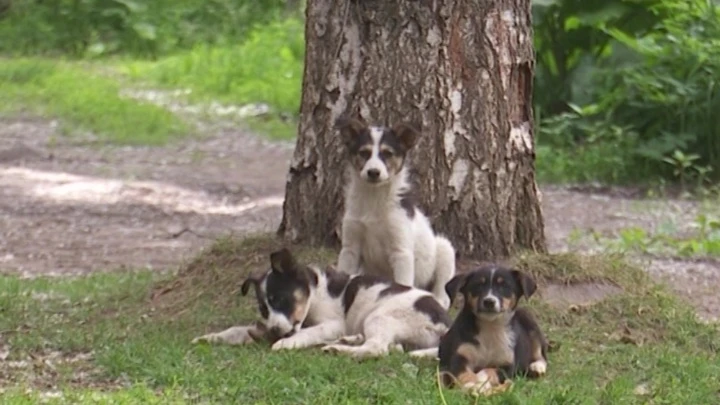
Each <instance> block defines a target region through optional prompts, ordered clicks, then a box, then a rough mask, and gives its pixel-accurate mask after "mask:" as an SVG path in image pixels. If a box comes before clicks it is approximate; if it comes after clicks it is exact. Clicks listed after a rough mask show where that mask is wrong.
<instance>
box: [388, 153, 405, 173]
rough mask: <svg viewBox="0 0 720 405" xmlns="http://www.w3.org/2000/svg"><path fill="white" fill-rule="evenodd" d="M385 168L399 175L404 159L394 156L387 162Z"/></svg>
mask: <svg viewBox="0 0 720 405" xmlns="http://www.w3.org/2000/svg"><path fill="white" fill-rule="evenodd" d="M385 166H386V167H387V169H388V171H389V172H390V173H393V174H398V173H400V170H402V167H403V159H402V158H401V157H398V156H397V155H394V156H392V157H390V158H388V159H386V160H385Z"/></svg>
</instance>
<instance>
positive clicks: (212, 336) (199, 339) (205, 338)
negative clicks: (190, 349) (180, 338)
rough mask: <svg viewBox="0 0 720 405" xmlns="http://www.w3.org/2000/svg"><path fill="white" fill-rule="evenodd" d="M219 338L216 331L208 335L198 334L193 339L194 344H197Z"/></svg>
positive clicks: (211, 341)
mask: <svg viewBox="0 0 720 405" xmlns="http://www.w3.org/2000/svg"><path fill="white" fill-rule="evenodd" d="M216 339H217V335H215V334H214V333H209V334H207V335H203V336H198V337H196V338H195V339H193V340H192V342H191V343H192V344H194V345H196V344H199V343H215V342H216Z"/></svg>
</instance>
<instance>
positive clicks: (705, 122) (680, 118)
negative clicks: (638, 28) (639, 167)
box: [598, 2, 720, 175]
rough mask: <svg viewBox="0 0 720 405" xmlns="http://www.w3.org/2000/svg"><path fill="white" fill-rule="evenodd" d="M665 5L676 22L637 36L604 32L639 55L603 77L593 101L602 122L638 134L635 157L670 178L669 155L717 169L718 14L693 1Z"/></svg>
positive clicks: (719, 155) (719, 120)
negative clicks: (680, 154)
mask: <svg viewBox="0 0 720 405" xmlns="http://www.w3.org/2000/svg"><path fill="white" fill-rule="evenodd" d="M702 3H705V2H702ZM666 7H671V8H672V10H674V14H675V17H673V18H670V19H667V20H665V21H663V23H662V25H661V26H660V27H659V29H658V30H656V31H654V32H652V33H649V34H647V35H645V36H643V37H640V38H632V37H629V36H627V35H625V34H624V33H622V32H619V31H615V30H608V33H609V34H610V35H612V36H613V37H614V38H615V39H616V40H617V41H619V42H621V43H622V44H624V45H625V46H627V47H628V48H630V49H632V50H633V51H635V52H636V53H637V54H638V55H640V56H641V57H642V58H641V59H640V61H639V62H638V63H634V64H631V65H628V66H625V67H622V68H619V69H613V70H608V71H606V72H604V73H603V75H602V76H603V80H604V81H603V88H606V89H609V91H607V92H605V93H603V94H600V97H599V101H598V102H599V104H600V106H601V108H602V109H604V110H606V111H607V112H608V119H609V120H612V122H614V123H618V124H620V125H623V124H625V125H632V127H633V128H635V129H636V130H637V131H638V133H639V134H640V135H641V136H640V139H639V141H640V142H639V143H638V145H637V150H636V154H637V155H638V158H639V159H642V160H646V161H648V163H649V164H653V165H654V166H655V167H656V170H657V171H658V172H660V173H664V174H670V173H671V171H672V169H673V167H672V166H673V164H672V162H669V163H670V165H668V164H666V163H664V162H665V161H666V158H667V157H668V156H669V155H671V154H672V153H673V152H674V151H676V150H681V151H686V152H690V153H692V154H695V155H697V156H698V157H699V159H698V160H697V162H696V164H695V167H697V168H700V169H702V168H705V167H706V166H707V165H711V167H713V168H714V169H715V170H714V171H715V172H720V114H718V112H720V88H719V87H718V86H719V85H720V11H719V10H718V9H717V8H716V7H714V6H712V5H709V6H708V5H707V4H700V3H699V2H677V3H674V2H673V3H670V4H668V5H666ZM610 89H612V90H610ZM675 174H676V175H677V174H678V173H675Z"/></svg>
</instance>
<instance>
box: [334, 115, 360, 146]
mask: <svg viewBox="0 0 720 405" xmlns="http://www.w3.org/2000/svg"><path fill="white" fill-rule="evenodd" d="M335 128H336V129H337V130H338V131H339V132H340V137H341V138H342V141H343V143H344V144H345V146H346V147H347V146H349V145H352V144H353V141H354V140H355V139H356V138H357V137H358V136H359V135H360V134H361V133H362V132H363V131H365V130H366V129H367V124H366V123H365V122H363V121H361V120H358V119H355V118H349V117H346V116H342V117H340V118H338V119H337V120H336V121H335Z"/></svg>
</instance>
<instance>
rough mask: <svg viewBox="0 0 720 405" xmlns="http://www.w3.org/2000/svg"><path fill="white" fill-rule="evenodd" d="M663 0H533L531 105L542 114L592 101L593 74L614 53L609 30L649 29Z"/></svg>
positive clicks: (632, 32) (639, 32) (642, 31)
mask: <svg viewBox="0 0 720 405" xmlns="http://www.w3.org/2000/svg"><path fill="white" fill-rule="evenodd" d="M662 1H663V0H533V2H532V14H533V34H534V42H535V48H536V51H537V65H536V68H535V76H536V84H535V91H534V98H535V100H534V104H535V108H536V112H537V113H538V114H540V115H541V116H545V115H555V114H558V113H562V112H565V111H567V110H568V104H569V103H575V104H585V103H588V102H590V101H591V100H592V96H593V95H592V93H591V92H590V91H591V89H590V88H589V85H591V84H592V82H593V74H594V73H595V72H596V71H597V69H599V68H602V66H603V65H607V64H609V62H608V59H610V58H611V56H612V55H613V52H612V51H613V50H612V37H610V36H609V35H607V34H606V32H605V30H607V29H613V30H617V31H620V32H624V33H626V34H627V35H629V36H635V35H642V34H645V33H647V32H649V31H650V30H652V29H653V27H654V26H655V24H657V23H658V22H659V21H660V20H661V19H662V17H663V16H662V14H660V13H657V12H654V11H653V9H654V8H655V7H656V6H657V5H658V4H660V3H662Z"/></svg>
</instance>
